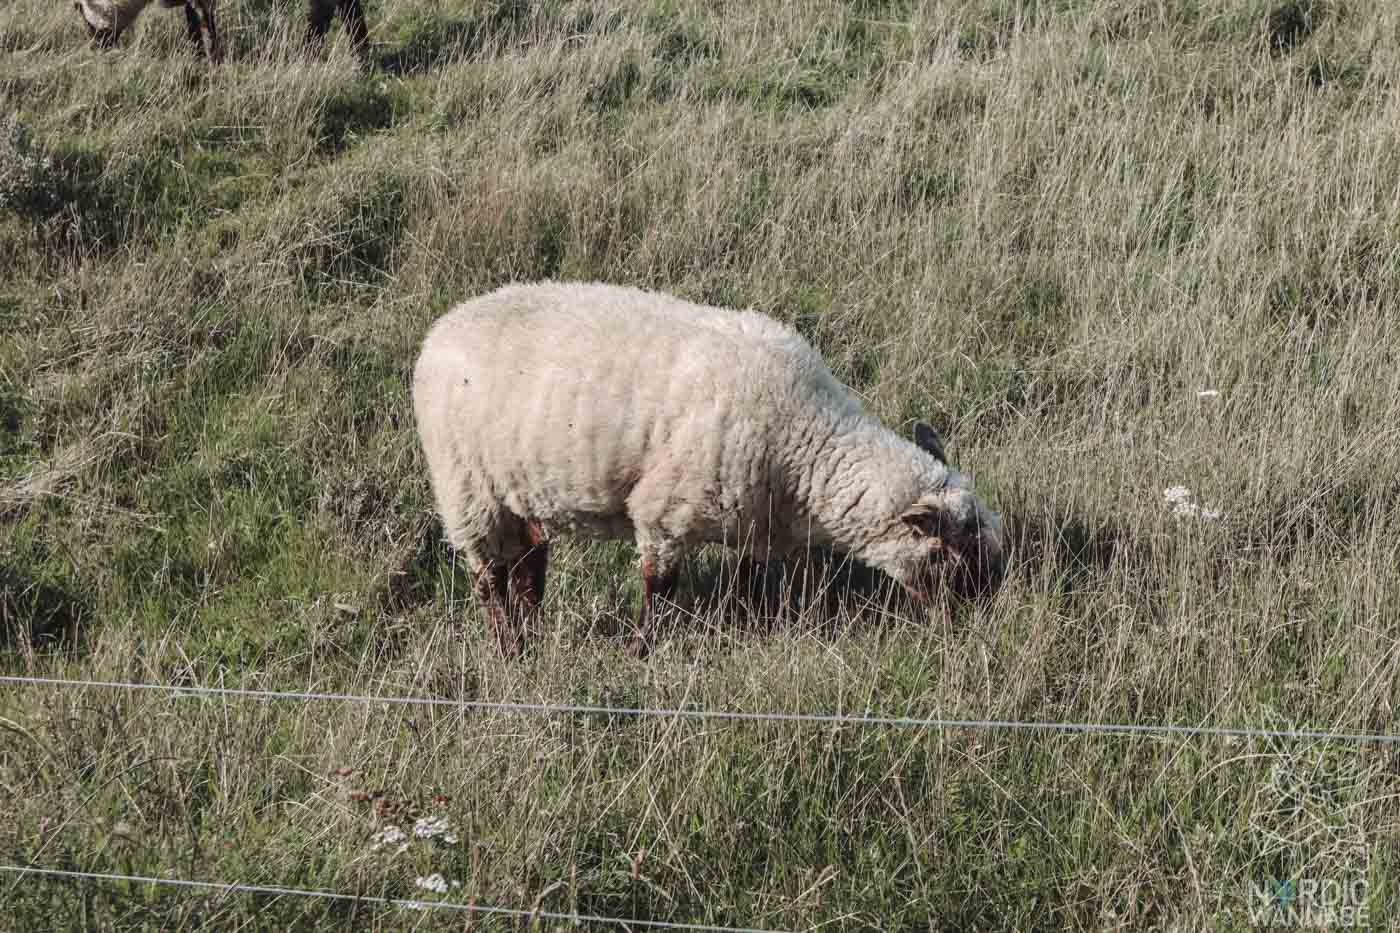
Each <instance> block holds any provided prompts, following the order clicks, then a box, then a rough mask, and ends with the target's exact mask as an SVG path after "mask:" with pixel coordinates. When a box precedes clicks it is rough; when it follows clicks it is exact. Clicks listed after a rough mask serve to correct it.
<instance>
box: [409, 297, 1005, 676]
mask: <svg viewBox="0 0 1400 933" xmlns="http://www.w3.org/2000/svg"><path fill="white" fill-rule="evenodd" d="M413 403H414V410H415V414H416V417H417V422H418V431H419V435H420V439H421V441H422V444H423V450H424V452H425V454H426V456H427V461H428V469H429V473H430V476H431V480H432V485H433V491H434V494H435V496H436V499H437V506H438V511H439V513H440V514H441V517H442V522H443V527H444V529H445V532H446V536H447V539H448V541H449V542H450V543H451V545H452V546H453V547H454V548H455V549H457V550H458V551H461V552H463V553H464V554H465V555H466V558H467V560H468V562H469V565H470V569H471V571H472V573H473V575H474V578H475V581H476V591H477V595H478V596H479V598H480V599H481V601H482V603H483V604H484V606H485V608H486V610H487V614H488V617H489V619H490V622H491V626H492V628H493V629H494V631H495V635H496V640H497V642H498V644H499V645H500V648H501V651H502V652H503V653H504V654H506V655H508V656H514V655H516V654H518V653H519V652H520V651H521V650H522V648H523V645H522V634H521V631H520V628H521V623H522V621H523V617H524V615H525V614H526V613H528V612H529V611H530V610H532V609H534V608H535V607H536V606H538V605H539V602H540V599H541V597H542V596H543V595H544V582H545V567H546V563H547V561H548V555H549V541H550V539H551V538H553V537H554V536H555V535H556V534H558V533H560V532H563V531H574V532H581V533H585V534H589V535H592V536H595V537H603V538H619V537H627V536H634V537H635V538H636V541H637V547H638V549H639V551H640V552H641V568H642V581H643V592H644V599H643V605H642V611H641V617H640V621H639V623H638V625H637V629H636V633H635V636H634V638H633V639H632V641H631V644H630V650H631V651H632V653H634V654H637V655H641V654H644V653H645V652H646V650H647V647H648V636H649V633H650V629H651V626H652V622H653V618H654V614H655V603H656V599H657V597H666V596H668V595H669V594H670V593H671V591H672V588H673V587H674V585H675V580H676V571H677V565H678V561H679V558H680V557H681V555H682V552H683V550H684V549H685V548H686V547H688V546H691V545H695V544H699V543H702V542H707V541H715V542H725V543H728V544H731V545H737V546H742V547H745V548H747V549H749V550H750V552H751V554H752V555H753V556H754V557H755V558H757V559H759V560H766V559H768V558H769V557H776V556H782V555H784V554H787V553H790V552H794V551H798V550H801V549H803V548H806V547H808V546H811V545H825V546H830V547H832V548H834V549H836V550H838V551H842V552H844V553H847V554H849V555H851V556H852V557H854V558H856V559H858V560H860V561H862V562H863V563H866V564H868V565H871V566H873V567H875V568H878V569H880V570H882V571H884V572H885V573H887V574H889V575H890V576H891V577H893V578H894V579H896V580H898V581H899V582H900V583H901V584H903V585H904V587H905V589H907V590H908V591H909V592H910V593H911V594H912V595H913V596H914V597H915V598H917V599H920V600H924V601H927V600H929V599H931V598H932V596H933V593H934V591H935V588H936V587H937V586H938V585H939V584H940V583H941V582H946V583H948V584H949V585H951V586H952V587H953V588H954V589H955V590H956V591H958V592H961V593H964V594H968V595H971V594H976V593H981V592H986V591H989V590H991V589H994V588H995V587H996V586H997V584H998V583H999V582H1000V580H1001V576H1002V571H1003V560H1004V557H1003V543H1002V528H1001V521H1000V519H999V518H998V517H997V516H996V515H995V514H994V513H992V512H991V511H989V510H988V509H987V508H986V506H985V505H983V504H982V502H980V501H979V500H978V499H977V497H976V496H975V495H974V494H973V491H972V483H971V481H970V479H968V478H967V477H965V476H963V475H961V474H960V473H958V472H957V471H955V470H953V469H950V468H949V467H948V465H947V463H946V457H945V456H944V453H943V449H942V445H941V444H940V443H939V441H938V438H937V435H935V434H934V432H933V429H932V428H930V427H928V426H927V425H924V424H922V423H920V424H917V425H916V426H915V429H914V442H913V443H911V442H909V441H907V440H904V439H903V438H900V437H899V436H897V435H896V434H894V433H893V432H891V431H889V430H888V429H887V428H885V427H884V426H882V425H881V424H880V422H879V421H878V420H877V419H876V418H874V417H873V416H871V415H869V414H866V413H865V412H864V411H862V410H861V406H860V403H859V402H857V401H856V399H855V398H854V397H852V395H851V394H850V392H849V391H848V390H847V389H846V388H845V387H844V386H842V385H841V384H840V383H839V382H837V381H836V379H835V377H833V376H832V375H831V372H830V371H829V370H828V369H827V367H826V365H825V364H824V363H823V362H822V359H821V357H820V356H819V355H818V354H817V352H816V351H815V350H813V349H812V347H811V345H809V344H808V343H807V341H806V340H804V339H803V338H802V337H801V335H799V334H798V333H797V332H796V331H794V330H792V329H791V328H789V327H787V326H785V325H783V324H780V323H778V322H777V321H774V320H772V319H771V318H768V317H765V316H763V315H761V314H758V313H755V312H747V311H730V310H725V309H722V308H711V307H705V306H703V305H698V304H692V303H690V302H687V301H682V300H680V299H678V298H673V297H669V296H667V295H662V294H657V293H653V292H646V291H641V290H638V289H633V288H621V287H616V286H610V285H597V284H581V283H540V284H534V285H511V286H507V287H505V288H502V289H500V290H499V291H495V292H492V293H490V294H488V295H484V296H482V297H479V298H475V299H473V300H471V301H468V302H466V303H464V304H461V305H458V306H457V307H456V308H455V309H453V310H452V311H450V312H449V313H448V314H447V315H446V316H444V317H443V318H441V319H440V320H438V321H437V323H436V324H434V326H433V327H432V329H431V330H430V331H429V333H428V336H427V338H426V339H425V340H424V342H423V349H422V353H421V354H420V355H419V357H418V363H417V366H416V369H415V371H414V383H413Z"/></svg>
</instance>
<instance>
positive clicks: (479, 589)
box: [476, 559, 524, 658]
mask: <svg viewBox="0 0 1400 933" xmlns="http://www.w3.org/2000/svg"><path fill="white" fill-rule="evenodd" d="M509 578H510V567H509V565H508V564H507V563H506V562H505V561H503V560H500V559H496V560H487V561H484V562H482V564H481V566H479V567H478V568H477V569H476V596H477V599H478V600H480V601H481V608H482V609H484V610H485V611H486V618H487V621H488V622H489V623H490V625H491V632H492V634H493V635H495V636H496V644H497V646H498V647H499V648H500V649H501V654H502V655H504V656H505V657H507V658H518V657H520V653H521V651H522V650H523V648H524V645H523V644H522V643H521V638H520V629H519V628H518V626H517V625H516V620H515V619H514V618H512V616H513V613H512V612H511V611H510V610H511V606H510V595H509V592H508V590H507V584H508V581H509Z"/></svg>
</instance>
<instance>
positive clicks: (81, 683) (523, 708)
mask: <svg viewBox="0 0 1400 933" xmlns="http://www.w3.org/2000/svg"><path fill="white" fill-rule="evenodd" d="M0 683H13V684H28V685H32V686H55V687H107V688H110V689H114V690H132V691H139V690H146V691H152V690H153V691H158V692H164V693H169V694H172V695H173V696H175V697H177V698H178V697H200V696H208V697H237V698H243V699H256V700H309V701H333V702H342V703H366V704H370V703H383V704H386V705H396V706H446V707H454V708H457V709H462V710H475V711H479V712H499V713H542V714H548V715H574V716H633V717H643V716H650V717H669V718H676V719H701V720H711V721H714V720H721V721H738V722H795V723H819V724H826V725H851V726H892V727H898V728H914V729H1000V730H1019V731H1029V732H1070V733H1089V734H1096V735H1177V736H1185V737H1189V738H1196V737H1213V738H1239V739H1285V740H1300V739H1311V740H1316V741H1320V742H1354V743H1375V744H1397V743H1400V735H1383V734H1375V733H1365V732H1328V731H1325V730H1320V729H1253V728H1237V727H1230V726H1182V725H1171V724H1152V723H1149V724H1135V723H1096V722H1052V721H1035V720H1030V721H1022V720H1012V719H941V718H927V719H921V718H914V717H906V716H851V715H845V714H841V713H744V712H738V711H734V710H706V709H665V708H650V707H628V706H585V705H577V704H569V703H507V702H496V701H488V700H449V699H443V698H439V697H407V696H390V697H379V696H360V695H357V694H350V693H307V692H296V691H281V690H247V689H241V688H234V687H180V686H174V685H171V684H142V683H123V682H121V681H99V680H69V679H63V678H57V677H17V676H12V675H0Z"/></svg>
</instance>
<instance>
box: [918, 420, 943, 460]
mask: <svg viewBox="0 0 1400 933" xmlns="http://www.w3.org/2000/svg"><path fill="white" fill-rule="evenodd" d="M914 443H915V444H918V445H919V449H920V450H922V451H924V453H926V454H928V455H929V456H931V457H933V459H935V460H937V461H938V462H939V463H941V464H943V465H944V466H947V465H948V455H947V454H945V453H944V452H943V441H942V440H940V439H939V437H938V432H937V431H935V430H934V429H933V428H932V427H930V426H929V425H927V424H925V423H924V422H922V421H915V422H914Z"/></svg>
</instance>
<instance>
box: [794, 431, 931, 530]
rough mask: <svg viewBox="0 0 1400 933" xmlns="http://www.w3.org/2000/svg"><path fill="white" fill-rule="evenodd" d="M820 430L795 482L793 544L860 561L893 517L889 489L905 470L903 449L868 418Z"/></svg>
mask: <svg viewBox="0 0 1400 933" xmlns="http://www.w3.org/2000/svg"><path fill="white" fill-rule="evenodd" d="M823 428H824V430H823V431H822V432H821V433H822V435H823V436H824V437H825V440H824V441H821V442H819V443H818V445H817V446H816V447H815V449H814V451H813V454H814V455H813V456H811V457H810V458H809V459H808V462H807V464H806V469H805V471H804V472H805V473H806V476H805V478H804V481H799V482H798V483H797V484H796V488H797V491H798V501H797V502H796V503H794V504H795V505H796V508H795V509H794V510H793V518H794V520H795V522H794V527H793V528H792V529H791V532H792V535H793V537H794V539H795V540H794V541H793V544H794V545H795V546H798V547H801V546H803V545H821V546H829V547H834V548H836V549H837V550H840V551H843V552H846V553H849V554H852V555H853V556H856V557H859V556H860V553H861V551H862V550H863V548H864V546H865V544H866V543H868V541H870V540H872V539H873V538H874V537H877V536H878V535H880V534H881V533H883V531H884V530H885V525H886V524H887V523H888V522H889V521H890V520H891V518H892V515H891V509H892V508H893V506H892V503H891V496H890V491H891V489H892V488H894V487H895V486H896V485H899V484H901V481H902V480H903V479H904V475H903V474H904V473H905V472H906V470H907V465H906V464H905V463H903V462H902V461H903V459H904V458H903V457H901V456H900V454H901V453H902V450H901V448H902V447H903V446H904V445H901V444H900V443H899V442H898V438H896V437H894V435H892V434H890V432H889V431H888V430H887V429H886V428H884V427H883V426H882V425H881V424H880V423H879V422H878V421H876V420H874V419H873V418H869V417H868V416H863V415H862V416H855V417H852V416H845V417H840V418H833V419H832V423H831V424H828V425H824V426H823Z"/></svg>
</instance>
